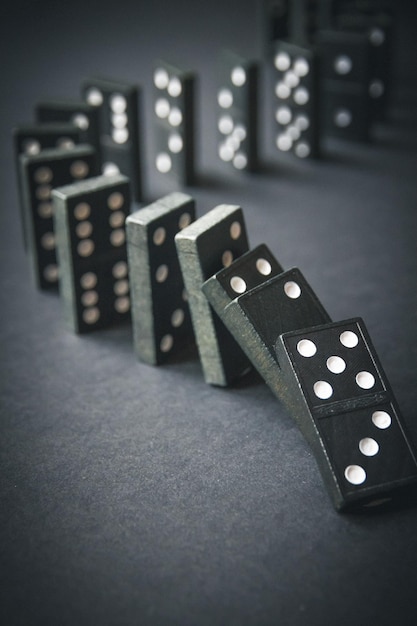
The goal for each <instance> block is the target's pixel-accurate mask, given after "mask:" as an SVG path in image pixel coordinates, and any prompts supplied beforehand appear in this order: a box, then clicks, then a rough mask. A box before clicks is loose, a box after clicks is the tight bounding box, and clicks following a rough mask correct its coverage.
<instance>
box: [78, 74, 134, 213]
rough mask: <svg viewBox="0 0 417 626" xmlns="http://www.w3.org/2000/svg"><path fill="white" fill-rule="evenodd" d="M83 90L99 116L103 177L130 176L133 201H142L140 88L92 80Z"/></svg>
mask: <svg viewBox="0 0 417 626" xmlns="http://www.w3.org/2000/svg"><path fill="white" fill-rule="evenodd" d="M81 90H82V95H83V97H84V98H85V100H86V101H87V103H88V104H89V105H90V106H92V107H93V108H95V109H96V110H97V113H98V116H99V133H100V138H99V142H100V152H101V162H102V174H103V175H108V176H112V175H114V174H119V173H120V174H124V175H125V176H127V177H128V178H129V179H130V182H131V188H132V194H133V198H134V199H135V200H136V201H138V202H140V201H141V200H142V196H143V193H142V179H141V155H140V129H139V126H140V124H139V115H140V110H139V106H140V91H139V87H137V86H136V85H132V84H130V83H126V82H121V81H113V80H106V79H100V78H90V79H87V80H85V81H83V83H82V87H81Z"/></svg>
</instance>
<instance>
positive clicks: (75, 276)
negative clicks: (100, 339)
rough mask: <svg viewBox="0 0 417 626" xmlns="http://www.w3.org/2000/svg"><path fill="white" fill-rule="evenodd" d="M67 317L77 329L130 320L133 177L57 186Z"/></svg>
mask: <svg viewBox="0 0 417 626" xmlns="http://www.w3.org/2000/svg"><path fill="white" fill-rule="evenodd" d="M53 198H54V208H55V217H54V219H55V232H56V239H57V252H58V261H59V269H60V294H61V298H62V301H63V306H64V317H65V320H66V322H67V324H68V326H69V327H70V328H71V329H72V330H73V331H74V332H76V333H86V332H90V331H92V330H96V329H99V328H104V327H106V326H110V325H112V324H116V323H119V322H122V321H124V320H126V319H130V295H129V279H128V266H127V251H126V233H125V220H126V217H127V215H128V214H129V212H130V203H131V201H130V188H129V179H128V178H127V177H126V176H122V175H120V174H116V175H115V176H98V177H95V178H91V179H89V180H85V181H83V182H78V183H75V184H72V185H66V186H63V187H59V188H57V189H54V191H53Z"/></svg>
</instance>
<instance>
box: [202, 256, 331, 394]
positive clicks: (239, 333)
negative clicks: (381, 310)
mask: <svg viewBox="0 0 417 626" xmlns="http://www.w3.org/2000/svg"><path fill="white" fill-rule="evenodd" d="M203 292H204V294H205V295H206V297H207V299H208V301H209V302H210V304H211V305H212V306H213V308H214V310H215V311H216V313H217V314H218V316H219V317H220V318H221V320H222V322H223V323H224V324H225V326H226V327H227V328H228V329H229V331H230V332H231V333H232V335H233V336H234V338H235V339H236V341H237V342H238V344H239V345H240V347H241V348H242V350H243V351H244V352H245V354H246V356H247V357H248V359H249V360H250V362H251V363H252V364H253V366H254V367H255V368H256V369H257V370H258V372H259V373H260V375H261V376H262V377H263V378H264V380H265V381H266V383H267V384H268V385H269V386H270V387H271V389H272V391H273V392H274V393H275V394H276V395H277V396H278V397H280V395H281V393H282V377H281V376H280V364H279V363H278V362H277V359H276V354H275V343H276V341H277V338H278V336H279V335H281V334H282V333H284V332H287V331H290V330H295V329H297V328H304V327H306V326H316V325H318V324H323V323H326V322H329V321H330V317H329V316H328V314H327V312H326V311H325V309H324V308H323V306H322V304H321V303H320V302H319V300H318V298H317V296H316V295H315V293H314V292H313V290H312V288H311V287H310V285H309V284H308V282H307V281H306V279H305V278H304V276H303V275H302V274H301V272H300V270H298V269H297V268H293V269H291V270H288V271H286V272H284V271H283V270H282V267H281V266H280V264H279V263H278V262H277V261H276V259H275V258H274V256H273V255H272V253H271V252H270V251H269V249H268V248H267V247H266V246H264V245H262V246H259V247H257V248H254V249H253V250H250V251H249V252H247V253H246V254H244V255H242V256H241V257H240V258H239V259H237V261H235V262H234V263H232V264H231V265H230V266H229V267H227V268H225V269H223V270H220V271H219V272H217V273H216V274H215V275H213V276H211V277H210V278H209V279H208V280H207V281H206V282H205V283H204V285H203Z"/></svg>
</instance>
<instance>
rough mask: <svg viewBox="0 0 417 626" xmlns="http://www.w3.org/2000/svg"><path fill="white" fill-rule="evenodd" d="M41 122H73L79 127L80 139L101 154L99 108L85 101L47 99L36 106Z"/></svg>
mask: <svg viewBox="0 0 417 626" xmlns="http://www.w3.org/2000/svg"><path fill="white" fill-rule="evenodd" d="M35 117H36V120H37V122H39V123H51V122H55V123H61V124H62V123H64V122H67V123H71V124H73V125H74V126H75V127H76V128H78V129H79V133H80V140H81V142H82V143H88V144H90V145H91V146H93V147H94V148H95V149H96V152H97V155H98V156H99V148H100V144H99V118H98V112H97V110H96V109H95V108H94V107H92V106H90V105H89V104H86V103H85V102H82V101H80V102H78V101H71V100H45V101H42V102H38V103H37V104H36V106H35Z"/></svg>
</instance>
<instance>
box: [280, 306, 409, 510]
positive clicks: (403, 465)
mask: <svg viewBox="0 0 417 626" xmlns="http://www.w3.org/2000/svg"><path fill="white" fill-rule="evenodd" d="M276 355H277V358H278V361H279V363H280V367H281V372H282V377H283V379H284V380H285V381H286V384H285V385H283V394H282V399H283V400H284V402H285V403H286V405H287V406H288V408H289V410H290V412H291V414H292V416H293V417H294V419H295V421H296V422H297V424H298V426H299V427H300V429H301V431H302V432H303V434H304V436H305V437H306V439H307V441H308V442H309V443H310V445H311V447H312V450H313V452H314V454H315V456H316V460H317V463H318V465H319V468H320V470H321V473H322V476H323V479H324V482H325V484H326V486H327V489H328V490H329V493H330V496H331V498H332V500H333V503H334V506H335V508H336V509H337V510H348V509H353V508H356V507H359V508H360V507H364V508H369V507H374V506H377V505H380V504H383V503H385V502H388V501H389V502H392V501H394V502H395V501H396V499H397V498H402V497H403V496H404V494H406V495H409V494H410V492H411V491H412V490H414V491H415V487H416V483H417V461H416V454H415V451H414V449H413V446H412V443H411V441H410V440H409V438H408V435H407V433H406V429H405V426H404V423H403V419H402V417H401V414H400V410H399V407H398V404H397V402H396V400H395V397H394V394H393V392H392V390H391V387H390V385H389V382H388V380H387V377H386V375H385V373H384V371H383V369H382V366H381V364H380V362H379V359H378V356H377V354H376V351H375V348H374V346H373V345H372V342H371V339H370V337H369V334H368V331H367V329H366V327H365V324H364V322H363V320H362V319H360V318H354V319H350V320H344V321H341V322H335V323H332V324H325V325H322V326H318V327H316V328H308V329H305V330H299V331H297V332H290V333H285V334H283V335H282V336H281V337H279V339H278V342H277V344H276Z"/></svg>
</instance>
